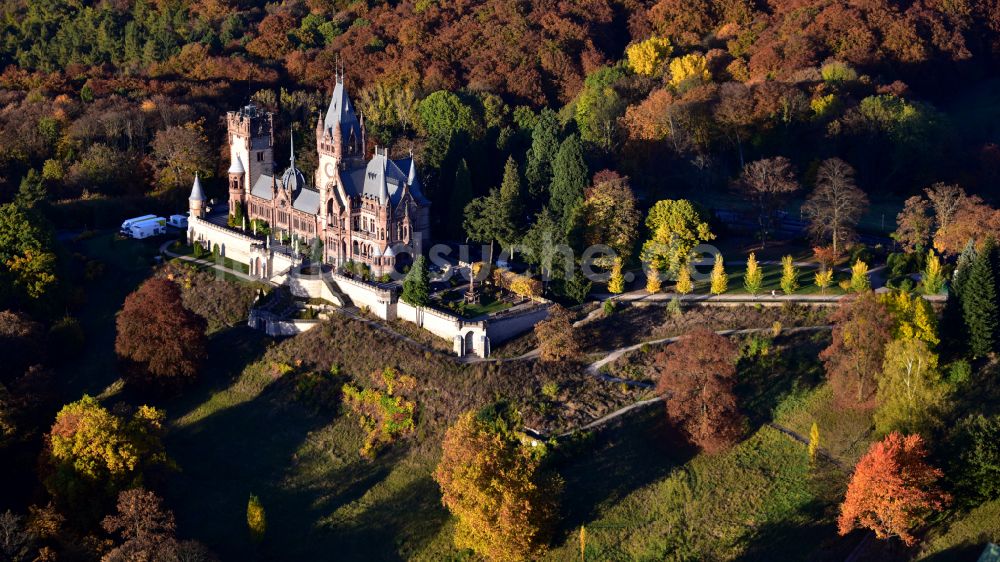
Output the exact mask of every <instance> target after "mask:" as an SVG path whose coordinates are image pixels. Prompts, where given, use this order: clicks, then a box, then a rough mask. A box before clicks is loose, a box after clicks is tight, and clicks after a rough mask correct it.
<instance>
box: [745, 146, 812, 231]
mask: <svg viewBox="0 0 1000 562" xmlns="http://www.w3.org/2000/svg"><path fill="white" fill-rule="evenodd" d="M739 188H740V190H741V191H742V192H743V194H744V195H745V196H746V197H747V198H748V199H750V201H752V202H753V204H754V206H755V207H756V208H757V223H758V224H759V226H760V245H761V247H764V246H766V245H767V237H768V233H769V232H770V230H771V229H772V228H773V227H774V222H775V215H776V214H777V211H778V208H779V207H780V206H781V204H782V203H783V202H784V201H785V200H786V199H787V197H788V196H789V195H790V194H792V193H793V192H795V191H796V190H798V189H799V182H798V181H796V180H795V170H794V169H793V168H792V163H791V162H790V161H789V160H788V158H785V157H784V156H776V157H774V158H764V159H761V160H756V161H754V162H750V163H749V164H747V165H746V166H745V167H744V168H743V176H742V177H741V178H740V182H739Z"/></svg>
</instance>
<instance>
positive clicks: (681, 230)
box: [642, 199, 715, 278]
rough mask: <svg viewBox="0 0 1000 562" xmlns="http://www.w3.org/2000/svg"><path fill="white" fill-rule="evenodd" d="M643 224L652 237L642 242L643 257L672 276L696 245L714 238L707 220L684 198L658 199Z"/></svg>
mask: <svg viewBox="0 0 1000 562" xmlns="http://www.w3.org/2000/svg"><path fill="white" fill-rule="evenodd" d="M646 227H647V228H649V231H650V232H651V233H652V237H651V238H650V239H649V240H647V241H646V242H645V243H644V244H643V245H642V260H643V261H644V262H647V263H653V264H655V265H656V267H657V268H658V269H660V270H661V271H665V272H667V273H668V274H669V276H670V277H672V278H674V277H676V276H677V274H678V273H679V272H680V268H681V266H682V265H685V264H687V263H688V261H689V260H690V259H691V252H692V251H693V250H694V248H695V246H697V245H698V244H701V243H702V242H707V241H708V240H713V239H715V235H714V234H712V232H711V231H710V230H709V228H708V222H706V221H705V220H704V219H702V217H701V213H699V212H698V210H697V209H696V208H695V206H694V205H693V204H692V203H691V202H690V201H688V200H686V199H678V200H673V199H665V200H663V201H657V202H656V204H655V205H653V207H652V208H651V209H650V210H649V215H647V217H646Z"/></svg>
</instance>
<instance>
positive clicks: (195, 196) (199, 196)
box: [188, 172, 205, 201]
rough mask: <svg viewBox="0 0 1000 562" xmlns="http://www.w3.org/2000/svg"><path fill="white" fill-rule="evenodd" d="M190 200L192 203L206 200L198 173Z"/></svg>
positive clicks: (196, 173)
mask: <svg viewBox="0 0 1000 562" xmlns="http://www.w3.org/2000/svg"><path fill="white" fill-rule="evenodd" d="M188 199H189V200H190V201H204V200H205V190H203V189H202V188H201V180H200V179H199V178H198V172H195V173H194V185H192V186H191V196H190V197H188Z"/></svg>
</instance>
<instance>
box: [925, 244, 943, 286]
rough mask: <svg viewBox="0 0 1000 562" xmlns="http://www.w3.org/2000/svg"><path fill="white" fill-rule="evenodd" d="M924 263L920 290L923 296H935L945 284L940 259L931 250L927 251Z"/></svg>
mask: <svg viewBox="0 0 1000 562" xmlns="http://www.w3.org/2000/svg"><path fill="white" fill-rule="evenodd" d="M924 263H925V265H924V271H923V274H922V275H921V276H920V289H921V290H922V291H923V293H924V294H925V295H936V294H938V293H940V292H941V290H942V289H944V284H945V276H944V271H943V267H942V265H941V259H940V258H938V256H937V254H935V253H934V250H933V249H931V250H927V260H926V261H925V262H924Z"/></svg>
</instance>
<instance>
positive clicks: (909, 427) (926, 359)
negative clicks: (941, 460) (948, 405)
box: [875, 337, 947, 434]
mask: <svg viewBox="0 0 1000 562" xmlns="http://www.w3.org/2000/svg"><path fill="white" fill-rule="evenodd" d="M946 395H947V385H946V384H944V382H943V381H942V380H941V374H940V372H939V371H938V358H937V354H935V353H934V352H933V351H931V350H930V348H928V346H927V342H925V341H923V340H920V339H917V338H914V337H907V338H902V339H897V340H894V341H892V342H890V343H889V344H888V345H887V346H886V349H885V361H884V363H883V365H882V374H881V375H880V376H879V378H878V391H877V395H876V396H877V398H878V409H877V410H876V411H875V429H876V430H877V431H879V432H880V433H883V434H886V433H889V432H890V431H902V432H905V433H924V432H926V431H927V430H928V429H930V428H931V427H932V426H933V425H934V424H935V422H936V421H937V420H938V413H939V411H940V408H941V406H942V405H943V404H944V400H945V396H946Z"/></svg>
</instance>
